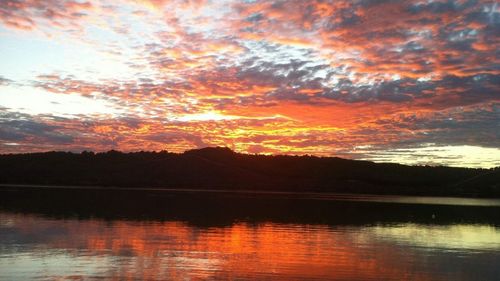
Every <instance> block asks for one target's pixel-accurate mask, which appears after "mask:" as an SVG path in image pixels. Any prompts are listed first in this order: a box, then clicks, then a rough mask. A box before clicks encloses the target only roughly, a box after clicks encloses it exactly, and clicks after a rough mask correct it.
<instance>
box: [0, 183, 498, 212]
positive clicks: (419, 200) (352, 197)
mask: <svg viewBox="0 0 500 281" xmlns="http://www.w3.org/2000/svg"><path fill="white" fill-rule="evenodd" d="M9 187H10V188H21V189H22V188H26V189H32V190H79V191H85V190H88V191H90V190H92V191H118V192H120V191H149V192H151V191H152V192H170V193H181V194H190V193H197V194H202V193H208V194H227V195H255V196H259V195H261V196H272V197H273V198H281V199H308V200H326V201H359V202H374V203H399V204H430V205H459V206H486V207H500V198H477V197H463V196H462V197H460V196H432V195H404V194H401V195H399V194H368V193H335V192H311V191H276V190H274V191H273V190H248V189H237V190H234V189H200V188H161V187H116V186H115V187H113V186H81V185H80V186H75V185H42V184H41V185H37V184H5V183H2V184H0V192H4V191H23V190H7V189H6V188H9Z"/></svg>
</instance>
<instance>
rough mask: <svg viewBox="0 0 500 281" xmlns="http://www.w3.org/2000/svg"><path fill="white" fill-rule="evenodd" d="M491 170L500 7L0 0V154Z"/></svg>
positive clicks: (495, 160) (477, 2)
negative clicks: (209, 149)
mask: <svg viewBox="0 0 500 281" xmlns="http://www.w3.org/2000/svg"><path fill="white" fill-rule="evenodd" d="M206 146H227V147H229V148H231V149H233V150H235V151H237V152H244V153H266V154H298V155H302V154H313V155H318V156H338V157H345V158H352V159H366V160H373V161H378V162H399V163H407V164H432V165H451V166H466V167H486V168H489V167H494V166H500V3H499V2H498V1H482V0H461V1H452V0H447V1H437V0H436V1H432V0H424V1H382V0H352V1H343V0H335V1H334V0H331V1H327V0H323V1H320V0H316V1H299V0H293V1H259V0H237V1H236V0H212V1H210V0H183V1H180V0H179V1H175V0H150V1H132V0H131V1H104V0H102V1H89V2H84V1H62V0H26V1H23V0H2V1H0V153H21V152H35V151H50V150H63V151H75V152H79V151H83V150H92V151H106V150H110V149H116V150H121V151H139V150H156V151H158V150H168V151H173V152H182V151H184V150H187V149H192V148H201V147H206Z"/></svg>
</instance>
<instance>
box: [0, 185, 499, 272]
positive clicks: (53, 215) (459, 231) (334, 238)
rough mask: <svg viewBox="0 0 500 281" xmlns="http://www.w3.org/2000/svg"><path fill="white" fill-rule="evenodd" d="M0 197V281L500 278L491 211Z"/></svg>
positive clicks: (185, 198)
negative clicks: (34, 280)
mask: <svg viewBox="0 0 500 281" xmlns="http://www.w3.org/2000/svg"><path fill="white" fill-rule="evenodd" d="M0 196H2V197H1V198H2V199H0V207H1V208H0V280H29V279H36V280H93V279H101V280H102V279H106V280H108V279H110V280H137V279H147V280H206V279H208V280H219V279H223V280H225V279H230V280H233V279H236V280H499V278H500V208H499V207H498V205H500V201H495V200H486V201H481V200H477V199H474V200H471V201H467V200H465V201H464V199H457V204H459V205H453V199H450V198H443V203H444V204H440V203H439V201H435V200H436V199H432V200H431V201H430V202H428V200H427V199H425V198H407V197H383V196H382V197H380V196H378V197H373V198H370V197H366V196H361V197H359V198H358V197H355V196H352V197H349V196H348V197H349V198H344V197H345V196H344V197H343V196H340V197H338V196H337V197H335V196H322V197H318V196H310V197H308V198H298V197H297V196H295V197H293V198H286V199H283V198H280V197H282V196H281V195H280V196H269V195H255V194H254V195H252V196H250V195H248V194H228V193H223V194H209V193H204V194H192V193H182V192H159V191H155V192H147V193H138V192H122V193H119V192H104V191H92V192H88V191H60V192H53V191H40V190H30V191H25V190H8V191H5V190H4V191H1V192H0ZM306 197H307V196H306ZM332 198H333V199H332ZM377 198H378V199H377ZM408 200H409V201H408ZM433 200H434V201H433ZM464 202H465V203H464ZM471 202H476V203H471ZM495 202H496V203H495ZM477 205H481V206H477Z"/></svg>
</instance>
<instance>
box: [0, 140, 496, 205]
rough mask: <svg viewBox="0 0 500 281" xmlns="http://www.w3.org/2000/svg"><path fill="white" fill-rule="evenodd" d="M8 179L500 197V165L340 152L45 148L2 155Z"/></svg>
mask: <svg viewBox="0 0 500 281" xmlns="http://www.w3.org/2000/svg"><path fill="white" fill-rule="evenodd" d="M0 171H2V173H0V184H2V185H0V186H7V185H10V186H13V185H16V186H25V187H30V186H31V187H39V188H41V187H47V188H61V187H62V188H66V189H67V188H78V189H82V188H86V189H103V188H106V189H107V190H143V191H146V190H149V191H153V190H170V191H171V192H174V191H178V192H181V191H182V192H184V191H189V192H204V191H209V192H212V193H215V192H219V193H224V192H225V193H227V192H233V193H235V194H267V195H273V194H274V195H278V196H284V195H286V194H288V195H289V196H290V195H291V194H297V195H304V194H316V195H317V196H319V195H321V196H323V195H325V194H356V196H359V195H360V194H363V195H364V194H368V195H369V194H377V195H402V196H427V197H471V198H472V197H473V198H500V168H494V169H473V168H453V167H432V166H407V165H400V164H389V163H374V162H369V161H357V160H349V159H342V158H337V157H315V156H286V155H279V156H266V155H249V154H240V153H235V152H233V151H232V150H230V149H228V148H221V147H216V148H204V149H198V150H191V151H187V152H185V153H169V152H136V153H122V152H118V151H109V152H105V153H90V152H84V153H70V152H45V153H29V154H10V155H0Z"/></svg>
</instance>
